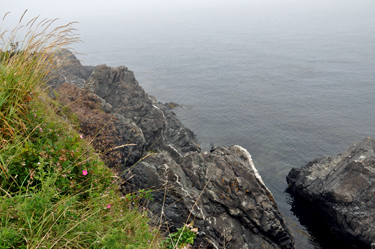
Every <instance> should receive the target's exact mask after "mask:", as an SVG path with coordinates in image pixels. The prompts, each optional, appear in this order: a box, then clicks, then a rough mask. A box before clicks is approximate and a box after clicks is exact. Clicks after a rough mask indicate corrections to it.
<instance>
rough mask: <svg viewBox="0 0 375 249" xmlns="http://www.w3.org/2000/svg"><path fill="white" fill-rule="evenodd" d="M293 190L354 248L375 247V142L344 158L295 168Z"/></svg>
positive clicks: (357, 145) (358, 146) (349, 151)
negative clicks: (373, 244)
mask: <svg viewBox="0 0 375 249" xmlns="http://www.w3.org/2000/svg"><path fill="white" fill-rule="evenodd" d="M287 182H288V185H289V190H290V191H291V192H292V193H294V194H297V195H299V196H301V197H302V198H304V199H305V200H307V201H308V202H310V203H311V205H312V206H313V207H315V209H317V210H318V211H319V212H320V213H321V214H322V215H323V216H324V217H326V220H327V222H328V223H329V224H330V225H331V226H332V231H333V233H335V234H336V235H337V236H339V237H340V238H341V239H342V240H344V241H346V242H347V243H349V244H352V245H353V248H370V247H371V244H372V243H375V141H374V140H373V139H371V138H366V139H365V140H364V141H362V142H361V143H354V144H352V145H351V146H350V147H349V148H348V149H347V150H346V151H344V152H343V153H342V154H338V155H336V156H325V157H322V158H317V159H315V160H313V161H311V162H309V163H308V164H307V165H306V166H304V167H302V168H300V169H295V168H293V169H292V170H291V171H290V172H289V174H288V176H287Z"/></svg>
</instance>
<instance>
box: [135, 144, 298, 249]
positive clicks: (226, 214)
mask: <svg viewBox="0 0 375 249" xmlns="http://www.w3.org/2000/svg"><path fill="white" fill-rule="evenodd" d="M179 161H180V163H179V164H177V163H176V162H175V161H174V160H173V159H172V158H171V157H170V156H169V154H168V153H166V152H163V153H159V154H157V155H153V156H149V157H147V158H146V159H145V160H143V161H141V162H139V163H138V165H137V167H135V168H134V169H132V173H133V178H132V179H131V180H130V182H131V183H132V186H133V187H134V188H135V189H138V188H152V189H159V191H157V192H155V194H154V197H155V201H154V202H152V203H151V205H150V206H152V207H153V211H154V212H155V214H158V213H160V214H161V213H162V212H164V215H163V216H162V217H163V218H165V219H166V221H168V222H170V223H171V224H173V226H174V227H177V228H178V227H182V226H183V224H184V223H189V222H191V221H194V226H195V227H198V229H199V232H200V233H201V234H204V235H205V236H202V237H200V238H199V239H198V240H197V241H196V243H195V245H196V246H198V245H203V246H204V248H224V247H225V248H233V249H237V248H294V246H293V240H292V239H291V235H290V233H289V231H288V229H287V228H286V225H285V223H284V221H283V219H282V217H281V214H280V212H279V211H278V208H277V205H276V203H275V202H274V199H273V196H272V194H271V193H270V191H269V190H268V189H267V188H266V186H265V185H264V183H263V181H262V179H261V178H260V176H259V174H258V172H257V170H256V169H255V167H254V165H253V162H252V159H251V156H250V154H249V153H248V152H247V151H246V150H245V149H243V148H242V147H240V146H231V147H219V148H217V149H215V151H213V152H203V153H198V152H189V153H186V154H185V155H184V156H183V157H182V158H181V159H180V160H179ZM164 193H166V196H165V198H164Z"/></svg>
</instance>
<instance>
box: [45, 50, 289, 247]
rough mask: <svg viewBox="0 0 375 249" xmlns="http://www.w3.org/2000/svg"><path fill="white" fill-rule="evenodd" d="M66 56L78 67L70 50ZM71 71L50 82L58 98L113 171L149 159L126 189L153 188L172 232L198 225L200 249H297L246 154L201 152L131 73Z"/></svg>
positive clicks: (136, 170)
mask: <svg viewBox="0 0 375 249" xmlns="http://www.w3.org/2000/svg"><path fill="white" fill-rule="evenodd" d="M62 54H64V55H65V57H66V58H70V59H73V61H74V58H73V57H72V56H73V55H72V54H70V52H69V51H63V53H62ZM73 68H74V70H72V68H71V67H65V68H62V69H61V70H59V71H58V72H56V75H60V76H61V77H60V78H58V77H56V78H55V79H53V80H52V81H51V82H50V84H51V85H52V86H54V87H57V88H56V90H57V91H58V92H59V94H60V97H59V98H58V99H60V101H61V102H62V103H64V104H65V105H68V104H69V105H70V106H71V111H72V112H74V113H76V114H77V116H78V119H79V121H80V123H81V125H80V130H81V132H82V133H83V134H84V135H85V136H87V137H88V138H90V139H92V140H93V145H94V147H95V148H96V149H97V150H98V151H100V152H105V153H104V159H105V160H106V161H107V162H108V163H109V165H110V166H113V167H114V166H117V167H120V168H121V167H123V168H124V167H125V168H128V167H130V166H132V165H133V164H134V163H136V162H137V161H138V160H139V159H140V158H141V157H144V156H145V155H147V156H146V157H144V159H143V160H141V161H139V162H138V163H137V164H136V166H135V167H132V169H131V173H132V176H131V177H130V179H128V180H127V183H126V184H124V185H123V186H122V188H123V190H124V191H128V190H129V189H131V190H133V191H134V190H138V189H146V188H152V189H155V190H156V191H155V192H154V201H153V202H152V203H150V207H152V210H153V213H154V214H155V215H160V217H161V218H162V220H163V222H165V224H168V226H169V227H170V229H171V231H175V229H176V228H179V227H182V226H183V224H184V223H188V222H191V221H194V227H198V230H199V236H198V239H197V240H196V243H195V244H194V245H195V246H196V247H197V248H198V246H202V247H203V248H223V247H225V248H233V249H238V248H294V242H293V239H292V238H291V235H290V233H289V230H288V229H287V227H286V225H285V223H284V221H283V218H282V217H281V214H280V212H279V211H278V208H277V205H276V203H275V202H274V200H273V197H272V194H271V193H270V191H269V190H268V189H267V188H266V186H265V185H264V183H263V182H262V180H261V177H260V176H259V174H258V172H257V170H256V168H255V167H254V165H253V162H252V160H251V156H250V154H249V153H248V152H247V151H246V150H245V149H243V148H241V147H239V146H231V147H220V148H216V149H214V150H212V151H211V152H200V147H199V145H198V143H197V142H196V140H195V137H194V134H193V132H192V131H190V130H189V129H187V128H185V127H184V126H183V125H182V124H181V122H180V121H179V120H178V119H177V117H176V115H175V114H174V113H173V111H172V110H171V108H170V106H169V105H165V104H161V103H157V102H156V100H155V99H154V98H152V97H150V96H148V95H147V94H146V93H145V92H144V90H143V89H142V88H141V87H140V86H139V84H138V82H137V81H136V79H135V78H134V74H133V72H131V71H129V70H128V69H127V68H126V67H117V68H111V67H107V66H105V65H101V66H97V67H95V69H94V70H93V72H92V73H91V75H90V76H88V75H87V73H88V72H90V70H91V68H90V67H87V68H85V67H83V66H81V64H80V63H79V62H78V61H75V64H74V67H73ZM83 72H86V76H85V77H84V78H82V77H83V74H84V73H83ZM63 82H67V83H63ZM126 144H127V145H126ZM129 144H130V145H129ZM202 247H200V248H202Z"/></svg>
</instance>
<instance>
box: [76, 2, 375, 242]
mask: <svg viewBox="0 0 375 249" xmlns="http://www.w3.org/2000/svg"><path fill="white" fill-rule="evenodd" d="M186 6H188V5H186ZM114 7H115V6H114ZM161 9H162V8H161ZM116 13H117V12H116ZM147 13H148V14H147V15H146V14H144V15H141V16H139V17H134V16H133V18H135V20H131V19H130V18H126V16H125V14H124V16H119V15H118V13H117V14H114V15H112V16H110V17H109V16H108V17H107V19H105V20H103V19H101V20H95V19H93V21H92V23H90V24H81V27H80V28H79V29H80V33H81V37H82V39H83V40H84V41H85V43H83V44H78V45H76V46H75V48H76V50H78V51H79V52H82V53H85V54H87V56H79V58H80V59H82V60H83V61H84V62H83V64H86V65H98V64H104V63H106V64H107V65H111V66H119V65H126V66H127V67H129V69H130V70H132V71H134V72H135V76H136V78H137V80H138V81H139V83H140V85H141V86H142V87H143V88H144V89H145V90H146V92H147V93H149V94H151V95H154V96H156V98H157V99H158V101H160V102H170V101H173V102H176V103H179V104H180V105H182V107H178V108H176V109H175V110H174V111H175V112H176V114H177V115H178V117H179V118H180V120H181V121H182V122H183V124H184V125H185V126H186V127H188V128H190V129H191V130H193V131H194V132H195V134H196V135H197V138H198V140H199V142H200V144H201V145H202V147H203V149H205V150H207V149H209V148H210V143H214V144H216V145H218V146H229V145H233V144H237V145H240V146H242V147H244V148H246V149H247V150H248V151H249V152H250V154H251V155H252V157H253V160H254V163H255V166H256V167H257V168H258V170H259V172H260V174H261V176H262V178H263V180H264V182H265V184H266V185H267V186H268V188H269V189H270V190H271V191H272V193H273V194H274V196H275V199H276V201H277V204H278V206H279V209H280V211H281V213H282V214H283V215H284V217H285V220H286V222H287V224H288V226H289V228H290V229H291V231H292V233H293V235H294V238H295V242H296V247H297V248H338V247H335V245H336V246H337V244H336V243H337V241H335V240H334V239H332V240H331V237H332V236H331V235H330V234H329V229H326V230H323V231H322V232H321V233H322V234H319V231H315V230H314V228H312V227H309V225H308V224H307V223H308V222H307V223H306V222H305V221H304V220H303V219H304V218H303V217H300V216H299V215H297V214H295V213H294V212H293V211H292V210H291V209H292V207H293V199H292V198H291V197H290V196H289V195H288V194H287V193H285V189H286V188H287V184H286V180H285V177H286V175H287V174H288V172H289V171H290V169H291V168H293V167H302V166H304V165H305V164H306V163H307V162H308V161H310V160H312V159H314V158H316V157H320V156H323V155H334V154H338V153H341V152H342V151H343V150H345V149H346V148H348V147H349V146H350V145H351V144H352V143H353V142H355V141H361V140H363V139H364V138H365V137H368V136H370V137H375V1H365V0H362V1H340V2H339V1H300V2H298V3H297V2H296V1H294V2H293V1H283V2H280V3H276V2H272V4H266V3H265V4H258V5H254V4H251V3H250V2H245V1H235V4H223V5H219V6H215V5H214V4H213V5H212V6H209V5H207V6H203V7H201V8H194V6H193V7H186V8H185V9H178V10H176V11H174V12H172V11H171V12H161V13H159V14H155V13H153V12H152V10H149V11H148V12H147ZM305 212H310V211H305ZM307 215H309V214H307ZM311 215H312V216H315V214H313V213H312V214H311ZM313 219H314V217H313ZM320 222H322V221H320ZM319 229H320V228H318V230H319Z"/></svg>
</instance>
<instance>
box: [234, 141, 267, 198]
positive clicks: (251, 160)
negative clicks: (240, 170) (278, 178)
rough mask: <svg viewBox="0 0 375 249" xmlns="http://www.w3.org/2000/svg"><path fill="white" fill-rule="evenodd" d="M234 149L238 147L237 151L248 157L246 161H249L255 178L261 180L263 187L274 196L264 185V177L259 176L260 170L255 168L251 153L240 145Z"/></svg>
mask: <svg viewBox="0 0 375 249" xmlns="http://www.w3.org/2000/svg"><path fill="white" fill-rule="evenodd" d="M234 147H236V148H237V149H239V150H240V151H241V153H242V154H243V155H244V156H245V157H246V159H247V162H248V163H249V165H250V167H251V168H250V170H251V171H252V172H254V175H255V177H256V178H257V179H258V180H259V182H260V183H261V184H263V186H264V187H265V188H266V189H267V190H268V192H269V193H270V194H271V195H272V193H271V191H270V190H269V189H268V188H267V186H266V185H265V184H264V182H263V180H262V177H261V176H260V175H259V172H258V170H257V168H255V166H254V163H253V159H252V158H251V155H250V153H249V152H248V151H247V150H246V149H245V148H243V147H241V146H239V145H234ZM272 197H273V195H272Z"/></svg>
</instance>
